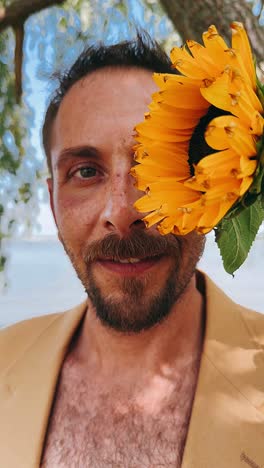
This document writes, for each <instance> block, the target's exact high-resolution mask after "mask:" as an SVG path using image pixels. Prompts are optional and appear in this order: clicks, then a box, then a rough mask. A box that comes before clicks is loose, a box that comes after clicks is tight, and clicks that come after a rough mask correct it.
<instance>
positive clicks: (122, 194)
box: [101, 172, 145, 237]
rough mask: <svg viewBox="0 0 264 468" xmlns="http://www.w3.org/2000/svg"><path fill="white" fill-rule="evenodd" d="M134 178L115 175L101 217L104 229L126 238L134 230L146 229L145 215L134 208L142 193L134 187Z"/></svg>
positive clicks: (125, 175)
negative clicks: (143, 219)
mask: <svg viewBox="0 0 264 468" xmlns="http://www.w3.org/2000/svg"><path fill="white" fill-rule="evenodd" d="M134 183H135V180H134V178H133V177H132V176H131V175H130V174H129V173H128V172H126V173H125V174H122V173H121V172H118V173H117V174H115V175H114V176H113V177H112V179H111V183H110V184H109V188H108V190H107V192H106V198H105V205H104V209H103V212H102V215H101V220H102V222H103V225H104V228H105V229H107V230H108V231H109V232H115V233H117V234H118V235H119V236H120V237H126V236H128V235H129V234H131V231H132V230H134V229H145V224H144V222H143V221H142V218H143V217H144V214H142V213H138V211H136V209H135V208H134V206H133V205H134V203H135V201H136V200H137V199H138V198H139V197H140V192H139V191H138V190H137V189H136V188H135V186H134Z"/></svg>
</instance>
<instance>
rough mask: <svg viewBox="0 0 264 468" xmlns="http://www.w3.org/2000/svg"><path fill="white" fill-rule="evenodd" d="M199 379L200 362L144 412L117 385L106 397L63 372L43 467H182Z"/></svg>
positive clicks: (103, 392)
mask: <svg viewBox="0 0 264 468" xmlns="http://www.w3.org/2000/svg"><path fill="white" fill-rule="evenodd" d="M66 368H67V366H66ZM197 374H198V363H197V362H196V363H195V364H192V366H191V368H189V369H188V372H187V373H186V374H185V375H188V378H186V376H185V377H183V378H182V379H178V380H177V381H176V382H174V385H173V390H172V391H170V392H169V394H168V396H166V398H164V401H163V402H162V405H159V408H158V410H157V411H155V410H154V411H152V412H146V411H144V408H142V407H141V406H140V405H138V404H137V402H136V401H135V400H134V399H133V398H132V397H129V398H127V396H126V397H125V396H124V395H123V394H122V391H121V390H120V388H118V386H116V387H115V388H114V389H112V390H110V392H107V391H105V390H104V389H103V388H98V387H97V386H94V385H93V384H92V383H91V384H90V385H88V384H87V382H84V381H82V379H79V381H76V376H75V378H74V381H73V379H71V377H70V372H69V373H68V372H63V374H62V377H61V380H60V383H59V386H58V391H57V395H56V399H55V404H54V407H53V411H52V415H51V418H50V423H49V427H48V432H47V438H46V444H45V447H44V452H43V459H42V463H41V467H42V468H44V467H45V468H60V467H69V468H75V467H76V468H77V467H78V468H110V467H111V468H154V467H157V468H162V467H163V468H170V467H173V468H180V466H181V460H182V455H183V450H184V446H185V441H186V436H187V431H188V426H189V420H190V415H191V408H192V402H193V397H194V392H195V386H196V381H197ZM170 388H171V387H170Z"/></svg>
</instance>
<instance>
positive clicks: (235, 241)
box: [216, 197, 264, 274]
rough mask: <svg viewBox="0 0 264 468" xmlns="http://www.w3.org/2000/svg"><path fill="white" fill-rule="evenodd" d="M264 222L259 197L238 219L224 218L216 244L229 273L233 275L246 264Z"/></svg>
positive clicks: (219, 227) (263, 212) (263, 211)
mask: <svg viewBox="0 0 264 468" xmlns="http://www.w3.org/2000/svg"><path fill="white" fill-rule="evenodd" d="M263 220H264V209H263V206H262V203H261V199H260V197H259V198H258V199H257V200H256V201H255V203H254V204H253V205H251V206H249V207H247V208H245V209H243V211H241V212H240V213H239V214H238V215H237V216H236V217H234V218H229V219H225V218H224V219H223V220H222V221H221V223H219V225H218V227H217V230H216V242H217V245H218V247H219V249H220V253H221V256H222V259H223V264H224V268H225V270H226V271H227V273H230V274H233V273H234V272H235V271H236V270H237V269H238V268H239V267H240V266H241V265H242V263H244V261H245V260H246V258H247V256H248V253H249V251H250V248H251V246H252V243H253V241H254V239H255V237H256V235H257V233H258V230H259V227H260V225H261V224H262V222H263Z"/></svg>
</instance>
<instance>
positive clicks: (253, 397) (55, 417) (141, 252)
mask: <svg viewBox="0 0 264 468" xmlns="http://www.w3.org/2000/svg"><path fill="white" fill-rule="evenodd" d="M154 70H155V71H160V72H167V71H170V65H169V62H168V59H167V58H166V57H165V55H164V54H163V53H162V52H161V51H160V49H159V48H158V47H157V46H156V45H155V44H150V45H148V44H146V43H145V42H144V40H142V39H140V38H139V39H138V40H137V41H134V42H132V43H123V44H120V45H117V46H112V47H109V48H108V47H99V48H98V49H97V48H91V49H88V50H87V51H86V52H85V53H84V54H82V55H81V57H80V58H79V59H78V60H77V62H76V63H75V64H74V65H73V67H72V68H71V70H70V71H69V72H68V73H67V74H65V75H64V76H63V77H62V79H61V82H60V86H59V88H58V90H57V92H56V94H55V97H54V98H53V100H52V102H51V104H50V106H49V109H48V111H47V114H46V120H45V124H44V131H43V134H44V146H45V151H46V154H47V158H48V164H49V167H50V172H51V177H50V179H49V180H48V187H49V193H50V201H51V208H52V211H53V214H54V219H55V221H56V224H57V227H58V234H59V238H60V240H61V242H62V243H63V245H64V248H65V251H66V253H67V254H68V255H69V257H70V259H71V261H72V263H73V265H74V268H75V270H76V272H77V274H78V276H79V278H80V279H81V281H82V283H83V285H84V288H85V290H86V291H87V293H88V300H87V302H86V303H85V304H81V305H80V306H79V307H77V308H75V309H73V310H71V311H68V312H66V313H64V314H55V315H52V316H46V317H40V318H36V319H33V320H30V321H26V322H23V323H21V324H17V325H15V326H12V327H10V328H9V329H6V330H4V331H3V332H2V333H1V335H0V347H1V353H0V354H1V357H0V359H1V361H0V369H1V375H3V378H2V383H1V385H2V390H1V391H2V396H1V411H0V414H1V423H0V427H1V434H0V435H1V437H0V462H1V463H0V466H3V467H7V468H18V467H19V468H20V467H28V468H29V467H37V466H39V465H41V466H43V467H53V468H54V467H56V468H57V467H91V468H96V467H122V468H123V467H129V468H130V467H131V468H132V467H135V468H136V467H137V468H138V467H140V468H141V467H148V468H150V467H151V468H152V467H177V468H179V467H183V468H227V467H228V468H229V467H232V468H237V467H243V466H245V467H246V466H254V467H262V466H264V449H263V434H264V396H263V395H264V394H263V390H264V382H263V371H264V363H263V352H262V346H263V343H264V320H263V318H262V317H261V316H260V315H259V314H256V313H255V312H250V311H248V310H246V309H243V308H242V307H239V306H237V305H235V304H234V303H232V301H230V300H229V299H228V298H227V297H226V296H225V295H224V294H223V293H222V292H220V291H219V290H218V289H217V288H216V287H215V286H214V285H213V284H212V283H211V282H210V280H209V279H207V278H205V277H204V276H203V275H202V274H201V273H199V272H196V270H195V268H196V264H197V262H198V260H199V258H200V255H201V254H202V251H203V245H204V238H203V237H201V236H199V235H197V234H196V233H191V234H190V235H188V236H183V237H175V236H172V235H169V236H165V237H162V236H160V235H159V234H158V232H157V231H156V230H155V229H150V230H148V231H146V229H145V226H144V224H143V222H142V216H141V215H139V214H138V213H137V212H136V211H135V209H134V208H133V203H134V202H135V200H136V199H137V198H138V197H139V196H140V193H139V192H138V191H137V190H136V188H135V186H134V181H133V179H132V177H131V175H130V174H129V171H130V168H131V166H132V165H133V146H134V144H135V140H134V133H133V128H134V126H135V124H137V123H138V122H139V121H141V120H142V119H143V115H144V112H145V111H146V110H147V106H148V103H149V102H150V96H151V94H152V93H153V92H154V91H155V85H154V83H153V81H152V72H153V71H154ZM67 287H68V285H67Z"/></svg>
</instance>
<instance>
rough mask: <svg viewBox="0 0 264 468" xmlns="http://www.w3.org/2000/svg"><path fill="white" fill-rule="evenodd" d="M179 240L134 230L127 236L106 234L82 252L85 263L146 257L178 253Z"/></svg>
mask: <svg viewBox="0 0 264 468" xmlns="http://www.w3.org/2000/svg"><path fill="white" fill-rule="evenodd" d="M179 251H180V249H179V241H178V240H177V238H176V237H175V236H173V237H172V236H166V237H165V236H161V235H160V236H153V235H150V234H146V233H145V232H144V231H143V230H142V231H135V232H134V233H133V234H131V236H129V237H127V238H120V237H119V236H118V235H117V234H113V233H111V234H108V235H107V236H106V237H104V238H103V239H101V240H97V241H93V242H92V243H91V244H90V245H89V247H87V250H86V252H85V253H84V259H85V262H86V263H91V262H94V261H96V260H101V259H105V258H108V259H109V258H110V259H111V260H115V261H119V260H124V259H126V258H146V257H156V256H160V255H170V256H171V255H175V256H176V255H177V256H178V255H179Z"/></svg>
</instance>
